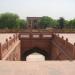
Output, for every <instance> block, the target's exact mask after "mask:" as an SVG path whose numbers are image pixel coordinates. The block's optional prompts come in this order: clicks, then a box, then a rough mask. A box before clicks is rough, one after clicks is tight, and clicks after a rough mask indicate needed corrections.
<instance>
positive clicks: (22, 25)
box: [17, 19, 27, 29]
mask: <svg viewBox="0 0 75 75" xmlns="http://www.w3.org/2000/svg"><path fill="white" fill-rule="evenodd" d="M17 27H18V28H20V29H23V28H27V23H26V21H25V20H23V19H20V20H18V26H17Z"/></svg>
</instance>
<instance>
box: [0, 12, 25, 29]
mask: <svg viewBox="0 0 75 75" xmlns="http://www.w3.org/2000/svg"><path fill="white" fill-rule="evenodd" d="M24 23H25V21H24V20H21V19H19V16H18V15H16V14H12V13H4V14H0V28H8V29H13V28H20V27H21V28H22V27H23V26H24V25H25V24H24Z"/></svg>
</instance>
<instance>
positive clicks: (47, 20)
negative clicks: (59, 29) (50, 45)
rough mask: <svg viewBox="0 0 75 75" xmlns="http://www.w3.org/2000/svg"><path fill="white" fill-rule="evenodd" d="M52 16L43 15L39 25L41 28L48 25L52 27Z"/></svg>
mask: <svg viewBox="0 0 75 75" xmlns="http://www.w3.org/2000/svg"><path fill="white" fill-rule="evenodd" d="M52 21H53V20H52V18H50V17H48V16H43V17H41V19H40V20H39V27H40V28H46V27H51V26H52Z"/></svg>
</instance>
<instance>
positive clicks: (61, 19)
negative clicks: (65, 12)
mask: <svg viewBox="0 0 75 75" xmlns="http://www.w3.org/2000/svg"><path fill="white" fill-rule="evenodd" d="M58 22H59V27H60V29H63V28H64V18H63V17H60V19H59V20H58Z"/></svg>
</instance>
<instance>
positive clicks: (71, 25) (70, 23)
mask: <svg viewBox="0 0 75 75" xmlns="http://www.w3.org/2000/svg"><path fill="white" fill-rule="evenodd" d="M69 25H70V28H75V19H72V20H70V21H69Z"/></svg>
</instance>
